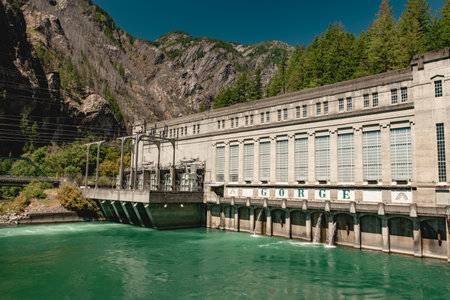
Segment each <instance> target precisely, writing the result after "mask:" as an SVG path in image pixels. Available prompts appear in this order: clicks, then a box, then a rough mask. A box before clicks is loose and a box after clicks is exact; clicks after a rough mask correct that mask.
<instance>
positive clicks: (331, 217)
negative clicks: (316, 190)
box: [322, 144, 337, 243]
mask: <svg viewBox="0 0 450 300" xmlns="http://www.w3.org/2000/svg"><path fill="white" fill-rule="evenodd" d="M336 145H337V144H336ZM322 220H323V219H322ZM333 223H334V214H333V213H332V212H330V213H328V230H327V241H326V242H328V243H329V242H330V239H331V238H332V237H331V236H332V234H333V232H332V231H333ZM334 234H336V232H334Z"/></svg>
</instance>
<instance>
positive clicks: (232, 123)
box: [231, 118, 234, 128]
mask: <svg viewBox="0 0 450 300" xmlns="http://www.w3.org/2000/svg"><path fill="white" fill-rule="evenodd" d="M233 127H234V118H231V128H233Z"/></svg>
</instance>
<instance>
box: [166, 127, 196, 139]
mask: <svg viewBox="0 0 450 300" xmlns="http://www.w3.org/2000/svg"><path fill="white" fill-rule="evenodd" d="M166 132H167V131H166ZM192 134H200V124H194V125H192ZM183 135H188V127H187V126H182V127H179V128H172V129H169V137H170V138H176V137H179V136H183Z"/></svg>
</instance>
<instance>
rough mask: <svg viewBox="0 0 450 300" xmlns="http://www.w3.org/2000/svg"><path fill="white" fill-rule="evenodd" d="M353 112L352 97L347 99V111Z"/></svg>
mask: <svg viewBox="0 0 450 300" xmlns="http://www.w3.org/2000/svg"><path fill="white" fill-rule="evenodd" d="M352 110H353V101H352V97H347V111H352Z"/></svg>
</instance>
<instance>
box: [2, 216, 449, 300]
mask: <svg viewBox="0 0 450 300" xmlns="http://www.w3.org/2000/svg"><path fill="white" fill-rule="evenodd" d="M448 295H450V265H449V264H448V263H447V262H446V261H440V260H433V259H417V258H413V257H408V256H401V255H392V254H391V255H387V254H383V253H380V252H372V251H360V250H356V249H352V248H346V247H327V246H324V245H314V244H311V243H306V242H302V241H297V240H287V239H281V238H269V237H263V236H256V237H255V236H252V235H250V234H245V233H235V232H227V231H219V230H210V229H205V228H198V229H186V230H173V231H157V230H154V229H149V228H140V227H135V226H130V225H122V224H115V223H75V224H59V225H36V226H17V227H0V298H1V299H64V298H65V299H180V298H194V299H205V298H207V299H236V298H242V299H249V298H251V299H282V298H287V299H344V298H346V299H347V298H380V299H385V298H391V299H397V298H406V299H445V298H447V297H448ZM447 299H448V298H447Z"/></svg>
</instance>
